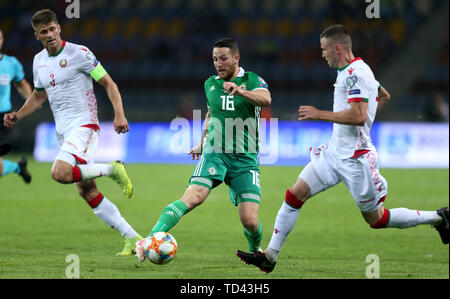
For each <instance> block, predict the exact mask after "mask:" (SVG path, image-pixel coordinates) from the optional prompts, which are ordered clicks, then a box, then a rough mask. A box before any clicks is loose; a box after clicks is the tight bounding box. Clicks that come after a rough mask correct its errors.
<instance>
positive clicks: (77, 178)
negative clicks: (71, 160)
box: [72, 166, 81, 182]
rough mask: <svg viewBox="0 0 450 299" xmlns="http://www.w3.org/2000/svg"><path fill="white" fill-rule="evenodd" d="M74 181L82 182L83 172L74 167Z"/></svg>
mask: <svg viewBox="0 0 450 299" xmlns="http://www.w3.org/2000/svg"><path fill="white" fill-rule="evenodd" d="M72 179H73V181H74V182H80V181H81V170H80V168H79V167H78V166H74V167H72Z"/></svg>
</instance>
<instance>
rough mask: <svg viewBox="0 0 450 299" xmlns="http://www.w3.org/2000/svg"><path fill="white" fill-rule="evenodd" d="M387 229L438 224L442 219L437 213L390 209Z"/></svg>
mask: <svg viewBox="0 0 450 299" xmlns="http://www.w3.org/2000/svg"><path fill="white" fill-rule="evenodd" d="M389 213H390V217H389V222H388V224H387V227H395V228H408V227H414V226H417V225H420V224H438V223H439V222H440V221H441V220H442V218H441V216H439V215H438V214H437V212H436V211H418V210H409V209H406V208H396V209H389Z"/></svg>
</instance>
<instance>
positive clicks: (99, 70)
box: [90, 64, 106, 81]
mask: <svg viewBox="0 0 450 299" xmlns="http://www.w3.org/2000/svg"><path fill="white" fill-rule="evenodd" d="M90 75H91V77H92V78H94V80H95V81H98V80H100V79H101V78H102V77H103V76H104V75H106V70H105V68H104V67H103V66H102V65H101V64H98V65H97V66H96V67H95V68H94V69H93V70H92V71H91V73H90Z"/></svg>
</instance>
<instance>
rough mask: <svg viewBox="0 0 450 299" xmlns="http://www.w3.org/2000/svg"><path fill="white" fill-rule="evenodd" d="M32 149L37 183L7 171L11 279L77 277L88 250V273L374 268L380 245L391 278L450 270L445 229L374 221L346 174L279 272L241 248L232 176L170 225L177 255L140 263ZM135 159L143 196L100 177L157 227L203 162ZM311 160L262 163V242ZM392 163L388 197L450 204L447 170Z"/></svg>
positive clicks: (305, 218)
mask: <svg viewBox="0 0 450 299" xmlns="http://www.w3.org/2000/svg"><path fill="white" fill-rule="evenodd" d="M13 158H14V157H13ZM187 158H189V157H187ZM30 160H31V161H30V162H29V163H30V164H29V168H30V171H31V172H32V174H33V181H32V183H31V184H30V185H25V184H24V183H23V182H22V180H21V179H20V178H19V177H18V176H17V175H15V174H12V175H8V176H5V177H2V178H0V190H1V191H0V279H2V278H66V270H67V269H68V267H70V266H71V261H69V262H66V258H67V257H68V256H69V255H70V254H75V255H77V256H78V257H79V267H80V278H160V279H161V278H164V279H165V278H169V279H170V278H177V279H180V278H189V279H216V278H223V279H247V278H249V279H259V278H275V279H282V278H313V279H314V278H357V279H364V278H366V268H367V267H369V266H370V265H371V263H370V262H366V257H367V256H368V255H370V254H376V255H377V256H378V257H379V266H380V267H379V269H380V271H379V273H380V278H446V279H448V278H449V249H448V245H443V244H442V243H441V240H440V238H439V235H438V233H437V232H436V231H435V230H434V228H432V227H431V226H429V225H424V226H419V227H415V228H411V229H403V230H400V229H384V230H383V229H380V230H373V229H370V228H369V226H368V225H367V224H366V223H365V222H364V220H363V219H362V217H361V215H360V212H359V210H358V209H357V207H356V204H355V203H354V201H353V199H352V198H351V196H350V194H349V192H348V191H347V189H346V188H345V186H344V185H343V184H340V185H338V186H336V187H334V188H332V189H330V190H327V191H326V192H323V193H321V194H319V195H318V196H316V197H314V198H312V199H311V200H310V201H309V202H307V203H306V204H305V205H304V206H303V208H302V211H301V212H300V216H299V219H298V221H297V225H296V226H295V228H294V229H293V231H292V232H291V234H290V235H289V237H288V239H287V241H286V243H285V246H284V248H283V251H282V252H281V254H280V256H279V259H278V263H277V266H276V268H275V270H274V271H273V272H272V273H270V274H269V275H265V274H264V273H263V272H261V271H259V270H258V269H257V268H254V267H251V266H248V265H245V264H244V263H243V262H241V261H240V260H239V259H238V258H237V257H236V256H235V251H236V249H241V250H247V249H248V247H247V241H246V239H245V237H244V235H243V233H242V226H241V224H240V221H239V217H238V213H237V208H235V207H234V206H233V205H232V204H231V202H230V200H229V197H228V191H227V189H226V187H225V186H224V185H223V184H222V185H221V186H219V187H217V188H216V189H214V190H213V191H212V193H211V194H210V196H209V198H208V199H207V200H206V202H205V203H204V204H203V205H201V206H199V207H197V208H196V209H195V210H193V211H191V212H190V213H188V214H187V215H185V216H184V217H183V218H182V219H181V220H180V222H179V223H178V225H177V226H175V227H174V228H173V229H172V230H171V231H170V233H171V234H173V235H174V236H175V238H176V239H177V242H178V245H179V250H178V253H177V257H176V258H175V260H174V261H173V262H171V263H169V264H167V265H163V266H158V265H153V264H150V263H147V262H145V263H141V264H138V263H137V259H136V257H134V256H129V257H118V256H115V253H117V252H119V251H120V250H121V249H122V247H123V241H122V237H121V236H120V235H119V233H118V232H116V231H114V230H113V229H111V228H109V227H107V226H106V225H105V224H104V223H103V222H102V221H101V220H100V219H98V218H97V217H96V216H95V215H94V214H93V212H92V211H91V209H90V208H89V206H88V205H87V204H86V203H84V201H83V200H82V199H81V198H80V197H79V196H78V194H77V192H76V188H75V186H74V185H72V184H69V185H61V184H58V183H56V182H53V181H52V180H51V178H50V168H51V164H50V163H37V162H35V161H34V160H32V159H31V158H30ZM127 169H128V172H129V174H130V176H131V177H132V179H133V182H134V195H133V197H132V199H130V200H128V199H125V198H124V196H123V195H122V194H121V192H120V190H119V187H118V186H117V185H116V184H115V183H114V182H113V181H112V180H110V179H109V178H100V179H98V180H97V184H98V186H99V189H100V191H101V192H102V193H103V194H104V195H105V196H106V197H107V198H108V199H110V200H111V201H113V202H114V203H115V204H116V205H117V206H118V208H119V209H120V211H121V213H122V215H123V216H124V217H125V219H127V221H128V222H129V223H130V224H131V225H132V226H133V227H134V228H135V229H136V230H137V231H138V232H139V233H140V234H142V235H147V234H148V232H149V231H150V229H151V228H152V227H153V225H154V224H155V222H156V220H157V219H158V218H159V215H160V213H161V212H162V210H163V209H164V207H165V206H166V205H167V204H169V203H170V202H172V201H175V200H177V199H179V198H180V197H181V195H182V194H183V192H184V190H185V188H186V186H187V181H188V179H189V177H190V175H191V173H192V171H193V169H194V165H150V164H130V165H127ZM300 170H301V168H300V167H271V166H262V167H261V184H262V193H263V194H262V204H261V207H260V219H261V220H262V223H263V227H264V238H263V241H262V247H263V249H265V248H266V246H267V244H268V242H269V240H270V236H271V234H272V229H273V224H274V221H275V217H276V214H277V211H278V209H279V207H280V205H281V203H282V201H283V199H284V193H285V190H286V188H288V187H289V186H290V185H291V184H293V183H294V182H295V180H296V178H297V176H298V174H299V172H300ZM381 173H382V174H383V175H384V177H385V178H386V179H387V181H388V183H389V195H388V197H387V200H386V203H385V206H386V207H387V208H395V207H407V208H411V209H419V210H435V209H437V208H440V207H442V206H448V200H449V170H448V169H442V170H435V169H413V170H407V169H382V170H381Z"/></svg>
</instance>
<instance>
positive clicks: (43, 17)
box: [31, 8, 58, 31]
mask: <svg viewBox="0 0 450 299" xmlns="http://www.w3.org/2000/svg"><path fill="white" fill-rule="evenodd" d="M51 22H55V23H56V24H58V16H57V15H56V13H55V12H54V11H53V10H51V9H48V8H46V9H41V10H38V11H37V12H35V14H34V15H33V16H32V17H31V26H33V30H34V31H36V28H37V27H38V26H39V25H41V24H49V23H51Z"/></svg>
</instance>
